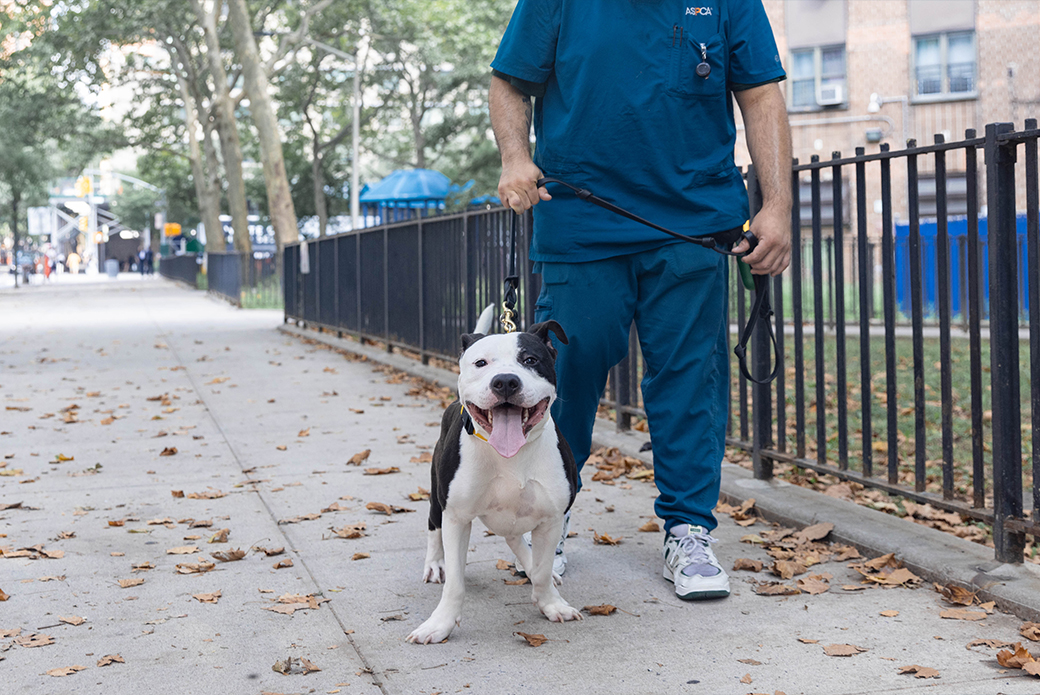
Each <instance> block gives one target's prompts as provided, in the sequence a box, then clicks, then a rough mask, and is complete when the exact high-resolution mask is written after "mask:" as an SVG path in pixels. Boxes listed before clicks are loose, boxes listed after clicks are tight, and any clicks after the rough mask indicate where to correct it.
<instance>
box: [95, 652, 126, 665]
mask: <svg viewBox="0 0 1040 695" xmlns="http://www.w3.org/2000/svg"><path fill="white" fill-rule="evenodd" d="M125 663H126V662H125V661H124V660H123V657H121V656H120V655H119V654H106V655H105V656H103V657H101V658H100V659H98V662H97V665H98V666H108V665H109V664H125Z"/></svg>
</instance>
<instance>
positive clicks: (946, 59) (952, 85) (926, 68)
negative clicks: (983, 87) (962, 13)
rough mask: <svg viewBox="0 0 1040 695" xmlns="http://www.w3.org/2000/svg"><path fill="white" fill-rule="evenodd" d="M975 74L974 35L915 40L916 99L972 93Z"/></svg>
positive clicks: (941, 36)
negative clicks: (919, 97)
mask: <svg viewBox="0 0 1040 695" xmlns="http://www.w3.org/2000/svg"><path fill="white" fill-rule="evenodd" d="M975 72H976V60H975V32H973V31H964V32H956V33H953V32H949V33H942V34H932V35H929V36H915V37H914V77H915V92H916V94H917V95H918V96H923V97H927V96H942V95H950V96H956V95H971V94H974V93H975V92H976V85H975Z"/></svg>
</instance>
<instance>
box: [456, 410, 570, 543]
mask: <svg viewBox="0 0 1040 695" xmlns="http://www.w3.org/2000/svg"><path fill="white" fill-rule="evenodd" d="M550 426H551V422H550ZM464 436H465V435H464ZM555 439H556V437H555V432H553V431H552V430H549V428H546V431H545V432H543V433H542V436H540V437H538V438H537V439H536V441H534V442H530V443H529V444H528V446H525V447H524V450H523V451H522V452H521V453H520V454H519V455H517V456H516V457H514V458H513V459H509V460H504V459H501V458H500V457H497V456H493V455H489V454H488V453H487V448H486V444H484V443H483V442H477V441H474V440H466V441H463V442H462V448H463V456H462V460H463V461H464V463H463V464H462V466H460V470H459V471H458V472H457V473H456V475H455V479H454V480H453V481H452V484H451V489H450V492H449V494H448V505H447V508H446V511H448V512H449V513H451V512H458V513H461V514H463V515H466V516H470V517H473V516H476V517H480V520H481V521H482V522H484V525H485V526H487V527H488V528H489V529H490V530H491V531H493V532H494V533H495V534H497V535H500V536H511V535H517V534H521V533H526V532H528V531H530V530H531V529H533V528H534V527H535V526H538V525H539V524H540V523H542V522H543V521H544V520H545V519H547V518H555V517H559V516H562V515H563V512H564V510H565V509H566V508H567V503H568V502H569V501H570V495H569V487H568V483H567V479H566V476H565V474H564V471H563V466H562V465H561V463H560V460H559V452H558V450H557V449H556V442H555ZM467 449H468V451H467Z"/></svg>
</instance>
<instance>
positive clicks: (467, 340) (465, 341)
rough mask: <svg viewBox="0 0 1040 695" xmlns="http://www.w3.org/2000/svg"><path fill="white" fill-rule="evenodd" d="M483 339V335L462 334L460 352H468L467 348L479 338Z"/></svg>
mask: <svg viewBox="0 0 1040 695" xmlns="http://www.w3.org/2000/svg"><path fill="white" fill-rule="evenodd" d="M483 337H485V336H484V334H483V333H463V334H462V351H463V352H465V351H466V350H469V346H470V345H472V344H473V343H475V342H477V341H478V340H480V339H481V338H483Z"/></svg>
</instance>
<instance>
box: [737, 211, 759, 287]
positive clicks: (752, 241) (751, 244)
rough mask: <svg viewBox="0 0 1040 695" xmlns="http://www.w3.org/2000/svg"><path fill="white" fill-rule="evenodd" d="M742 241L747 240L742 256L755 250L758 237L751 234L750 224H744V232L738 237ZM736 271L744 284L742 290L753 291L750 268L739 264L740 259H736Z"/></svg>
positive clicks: (753, 281) (753, 285) (753, 284)
mask: <svg viewBox="0 0 1040 695" xmlns="http://www.w3.org/2000/svg"><path fill="white" fill-rule="evenodd" d="M740 236H741V237H742V238H743V239H746V240H747V243H748V250H747V251H746V252H745V253H744V255H745V256H746V255H748V254H749V253H751V252H752V251H754V250H755V247H756V246H758V237H757V236H755V235H754V234H752V233H751V222H750V221H749V222H745V223H744V231H743V232H742V233H741V235H740ZM737 270H738V271H740V281H741V282H743V283H744V288H745V289H747V290H754V289H755V278H754V277H752V275H751V266H749V265H748V264H747V263H743V262H741V259H739V258H738V259H737Z"/></svg>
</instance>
